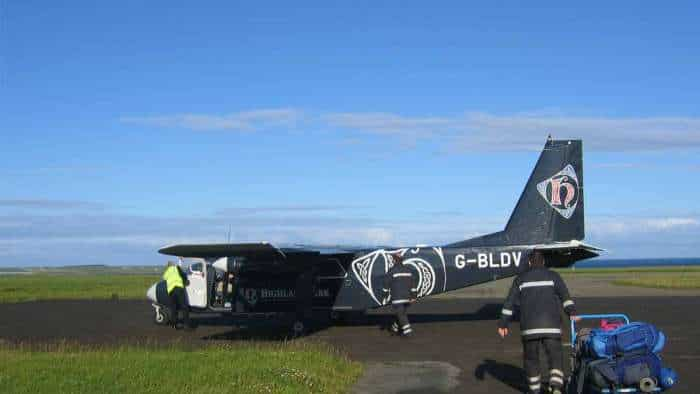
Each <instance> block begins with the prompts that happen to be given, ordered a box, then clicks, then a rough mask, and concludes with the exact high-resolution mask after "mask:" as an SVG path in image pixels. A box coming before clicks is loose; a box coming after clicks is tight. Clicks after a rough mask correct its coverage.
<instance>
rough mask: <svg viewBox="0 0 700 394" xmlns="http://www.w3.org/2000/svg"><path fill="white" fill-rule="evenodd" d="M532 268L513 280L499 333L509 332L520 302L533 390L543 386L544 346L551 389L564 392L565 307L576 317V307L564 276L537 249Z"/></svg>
mask: <svg viewBox="0 0 700 394" xmlns="http://www.w3.org/2000/svg"><path fill="white" fill-rule="evenodd" d="M529 263H530V269H529V270H528V271H526V272H523V273H521V274H520V275H518V276H517V277H516V278H515V279H514V280H513V285H512V286H511V288H510V292H509V293H508V298H506V301H505V303H504V304H503V309H502V310H501V318H500V320H499V322H498V334H499V335H500V336H501V338H504V337H505V336H506V335H508V333H509V330H508V324H509V323H510V321H511V319H512V317H513V310H514V307H515V306H516V305H519V306H520V334H521V335H522V341H523V353H524V367H525V373H526V375H527V385H528V388H529V392H530V393H533V394H537V393H540V392H541V389H542V376H541V374H540V365H539V363H540V360H539V354H540V349H542V350H544V352H545V354H546V356H547V363H548V366H549V392H551V393H553V394H561V393H562V390H563V387H564V370H563V366H564V359H563V352H562V343H561V309H562V307H563V308H564V311H565V312H566V313H567V314H568V315H569V316H570V318H571V319H574V320H575V319H576V307H575V304H574V301H573V300H572V299H571V297H570V296H569V290H568V289H567V287H566V284H565V283H564V280H563V279H562V278H561V276H559V274H557V273H556V272H554V271H550V270H549V269H548V268H547V266H546V264H545V259H544V255H543V254H542V253H541V252H539V251H535V252H533V253H532V255H531V256H530V261H529Z"/></svg>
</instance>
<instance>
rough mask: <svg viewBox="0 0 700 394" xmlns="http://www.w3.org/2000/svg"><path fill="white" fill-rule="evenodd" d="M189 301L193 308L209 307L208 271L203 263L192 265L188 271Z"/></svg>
mask: <svg viewBox="0 0 700 394" xmlns="http://www.w3.org/2000/svg"><path fill="white" fill-rule="evenodd" d="M187 278H188V279H189V281H190V284H189V286H187V287H186V288H187V300H188V303H189V305H190V306H191V307H194V308H206V307H207V270H206V267H205V264H204V263H203V262H197V263H192V264H190V266H189V268H188V269H187Z"/></svg>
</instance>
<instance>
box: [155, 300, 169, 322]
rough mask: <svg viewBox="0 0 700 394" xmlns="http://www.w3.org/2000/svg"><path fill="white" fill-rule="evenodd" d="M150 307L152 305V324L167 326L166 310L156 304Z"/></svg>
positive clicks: (167, 316)
mask: <svg viewBox="0 0 700 394" xmlns="http://www.w3.org/2000/svg"><path fill="white" fill-rule="evenodd" d="M151 305H153V309H154V314H153V322H154V323H155V324H157V325H159V326H164V325H167V324H168V323H169V322H170V317H169V315H168V312H167V310H166V308H164V307H163V306H161V305H158V304H151Z"/></svg>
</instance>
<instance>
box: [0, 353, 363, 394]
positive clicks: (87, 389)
mask: <svg viewBox="0 0 700 394" xmlns="http://www.w3.org/2000/svg"><path fill="white" fill-rule="evenodd" d="M0 360H2V361H0V387H2V392H3V393H98V392H105V393H137V392H138V393H312V392H313V393H343V392H347V391H348V390H349V388H350V386H351V385H352V384H353V383H354V382H355V380H356V379H357V378H358V377H359V376H360V374H361V372H362V365H361V364H360V363H357V362H352V361H349V360H348V359H347V358H346V357H344V356H343V355H340V354H339V353H337V352H336V351H334V350H332V349H329V348H327V347H326V346H322V345H316V344H309V343H301V344H300V343H283V344H271V345H264V344H233V345H231V344H229V345H212V346H206V347H204V348H198V349H196V350H187V349H181V348H177V347H173V348H167V349H164V348H156V349H149V348H137V347H122V348H103V349H97V350H96V349H85V348H83V349H81V348H78V347H74V346H69V345H55V346H54V348H53V349H44V350H41V351H37V350H36V349H22V348H8V347H6V348H0Z"/></svg>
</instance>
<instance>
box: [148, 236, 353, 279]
mask: <svg viewBox="0 0 700 394" xmlns="http://www.w3.org/2000/svg"><path fill="white" fill-rule="evenodd" d="M158 253H161V254H165V255H170V256H177V257H191V258H203V259H207V260H213V259H217V258H220V257H236V258H241V257H242V258H243V259H244V260H243V261H242V262H240V264H241V265H240V266H239V268H238V269H240V270H243V271H258V272H288V271H301V270H303V269H305V268H308V267H310V266H312V265H314V264H319V263H322V262H323V261H324V258H323V256H324V255H326V256H327V255H339V254H352V253H354V252H352V251H350V250H347V249H333V248H311V247H285V248H280V247H277V246H275V245H272V244H270V243H267V242H257V243H237V244H180V245H169V246H165V247H163V248H161V249H159V250H158Z"/></svg>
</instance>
